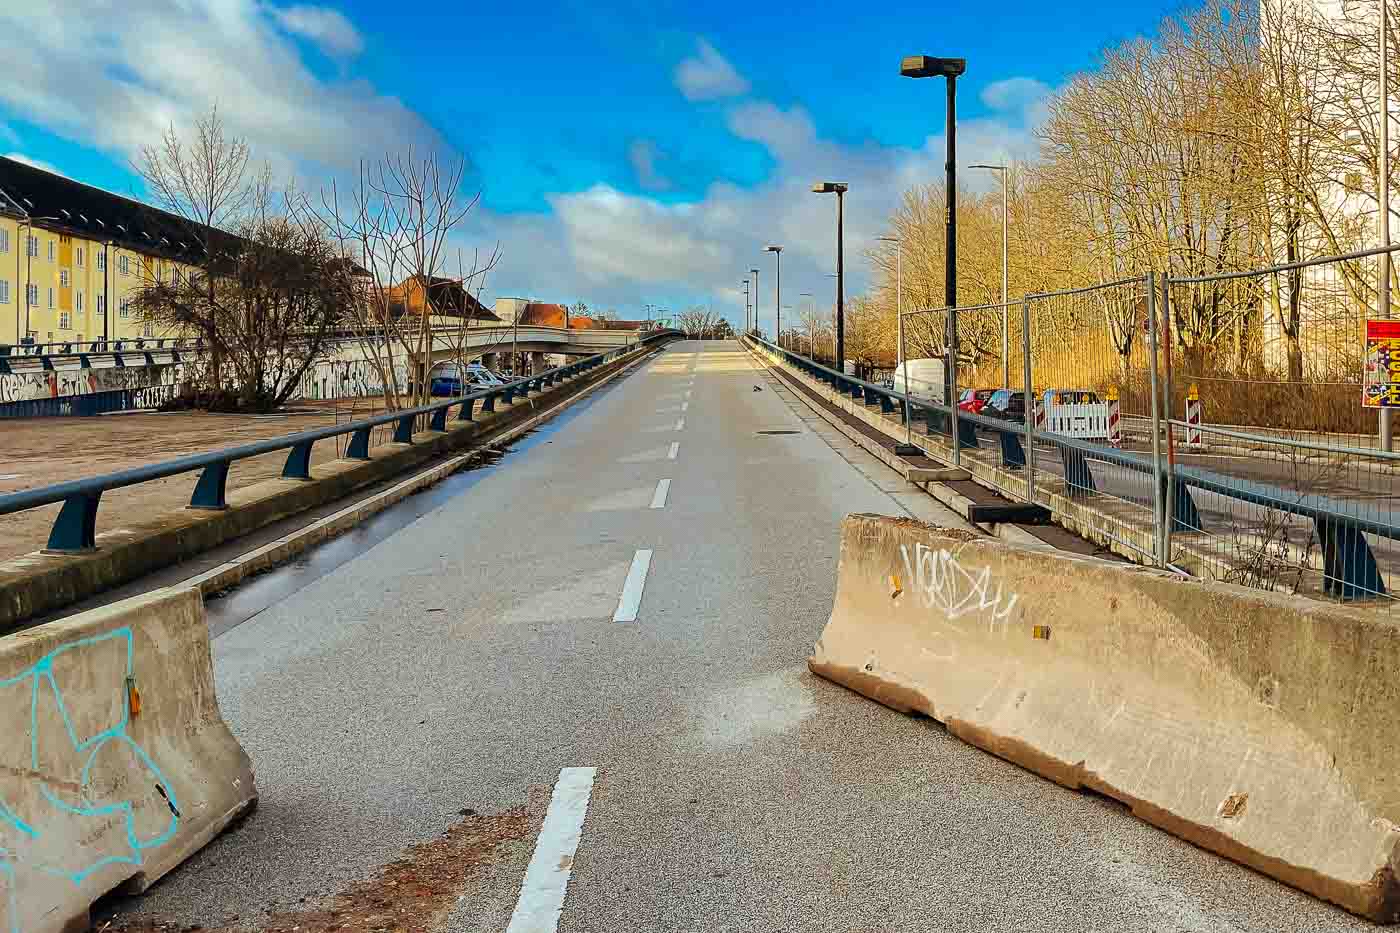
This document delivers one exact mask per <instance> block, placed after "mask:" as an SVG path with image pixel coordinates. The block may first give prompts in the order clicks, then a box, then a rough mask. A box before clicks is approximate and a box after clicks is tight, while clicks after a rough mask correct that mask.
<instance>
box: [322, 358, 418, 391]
mask: <svg viewBox="0 0 1400 933" xmlns="http://www.w3.org/2000/svg"><path fill="white" fill-rule="evenodd" d="M392 368H393V373H392V375H393V377H394V379H395V381H396V382H397V383H398V387H399V390H400V391H403V390H404V389H405V388H406V387H407V386H408V362H407V361H406V360H394V361H393V367H392ZM383 394H384V380H383V379H382V378H380V375H379V370H378V368H377V367H375V365H374V363H373V362H371V361H370V360H364V359H361V360H323V361H321V362H319V363H314V364H312V365H311V366H310V367H309V368H308V369H307V371H306V375H305V376H303V377H302V380H301V386H300V391H299V392H298V393H297V395H296V396H295V397H296V398H302V399H330V398H365V397H368V396H372V395H383Z"/></svg>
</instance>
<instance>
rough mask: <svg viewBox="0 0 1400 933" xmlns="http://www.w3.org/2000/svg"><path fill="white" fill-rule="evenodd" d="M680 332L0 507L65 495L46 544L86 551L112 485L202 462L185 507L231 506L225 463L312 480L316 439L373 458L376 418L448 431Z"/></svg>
mask: <svg viewBox="0 0 1400 933" xmlns="http://www.w3.org/2000/svg"><path fill="white" fill-rule="evenodd" d="M678 336H680V334H679V333H678V332H676V331H669V330H668V331H658V332H655V333H652V334H649V335H647V336H646V337H644V338H642V339H641V340H639V341H638V342H637V343H635V344H632V345H631V346H629V347H619V348H618V349H616V350H608V351H607V352H605V353H598V354H595V355H593V356H590V357H586V358H585V359H582V360H579V361H578V362H576V363H570V364H568V365H566V366H559V367H556V368H554V369H551V370H549V371H547V372H544V373H540V374H539V375H537V376H526V377H524V378H521V379H516V380H515V381H513V382H509V383H506V384H505V385H503V386H496V387H495V388H491V389H482V390H480V391H478V392H473V393H471V394H469V395H464V396H461V397H459V398H453V399H448V400H446V401H441V402H434V403H432V404H429V405H422V406H419V407H418V408H411V409H407V410H405V411H395V412H387V413H385V414H383V415H377V416H375V417H373V418H365V419H363V420H361V421H351V422H347V423H346V424H342V425H333V426H331V427H325V428H317V429H315V430H311V431H301V432H299V433H297V434H286V435H283V436H281V437H273V438H268V439H267V440H264V441H256V442H254V443H252V444H243V445H242V446H239V447H226V448H223V449H222V450H211V451H208V452H206V453H200V454H191V455H190V456H188V457H177V458H176V459H174V460H167V461H165V462H163V463H153V464H150V465H148V466H143V467H137V468H135V469H131V470H120V471H118V472H116V473H107V474H104V475H102V476H91V477H87V478H86V479H79V480H73V481H71V482H67V483H56V484H54V485H52V486H43V487H40V488H39V489H26V490H23V491H21V492H12V493H8V494H6V495H0V515H11V514H13V513H15V512H23V511H26V510H28V509H32V508H37V507H38V506H41V505H51V504H53V503H55V502H62V503H63V508H62V509H60V510H59V513H58V518H57V519H55V520H54V524H53V528H52V530H51V531H50V532H49V542H48V546H47V547H46V548H45V550H47V551H50V552H54V553H82V552H84V551H90V550H92V549H93V548H94V547H95V546H96V540H95V539H96V533H97V506H98V503H99V502H100V501H101V499H102V494H103V493H104V492H106V491H107V490H109V489H120V488H122V487H125V486H135V485H137V484H139V483H145V482H149V481H150V480H155V479H163V478H165V477H167V476H177V475H179V474H181V473H191V472H194V471H195V470H200V471H202V472H201V473H200V475H199V480H198V482H197V483H196V484H195V488H194V494H193V495H192V496H191V497H190V505H189V507H190V508H192V509H226V508H228V500H227V496H226V492H227V488H228V471H229V466H230V465H232V464H233V463H234V462H235V461H237V460H246V459H248V458H249V457H256V456H259V455H261V454H266V453H271V452H273V451H277V450H287V451H288V454H287V462H286V464H285V465H284V466H283V468H282V476H283V477H284V478H287V479H308V480H309V479H311V448H312V445H314V444H315V443H316V442H317V441H320V440H325V439H327V438H331V437H340V436H341V435H345V434H349V435H351V437H350V444H349V447H348V448H347V449H346V452H345V458H346V459H348V460H368V459H370V456H369V441H370V431H371V429H373V428H376V427H378V426H380V425H384V424H394V438H393V440H394V443H397V444H412V443H413V431H414V425H415V423H416V422H417V420H418V418H420V417H423V416H431V421H430V423H429V430H432V431H445V430H447V416H448V414H449V413H450V412H451V411H452V409H453V408H456V409H457V417H456V420H457V421H471V420H472V414H473V410H474V409H475V408H476V403H477V402H478V401H480V402H481V411H482V412H483V413H485V412H494V411H495V410H496V401H497V399H500V400H503V401H505V402H506V403H509V402H511V401H513V400H514V399H515V398H516V396H519V397H521V398H525V397H527V396H528V395H529V394H530V393H531V392H541V391H543V390H544V389H545V388H546V387H549V386H553V385H555V384H557V383H560V382H563V381H564V380H565V379H569V378H571V377H573V376H576V375H578V374H580V373H583V372H587V371H588V370H591V369H594V368H596V367H598V366H601V365H603V364H604V363H607V362H609V361H611V360H614V359H616V358H618V357H620V356H623V355H625V354H627V353H630V352H632V351H634V350H636V349H637V348H638V347H641V346H644V345H646V344H650V343H654V342H656V341H658V340H662V339H667V338H674V337H678Z"/></svg>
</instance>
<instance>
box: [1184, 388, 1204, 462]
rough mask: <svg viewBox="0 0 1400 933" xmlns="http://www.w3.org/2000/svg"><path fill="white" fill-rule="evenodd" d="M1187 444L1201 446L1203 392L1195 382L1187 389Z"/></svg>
mask: <svg viewBox="0 0 1400 933" xmlns="http://www.w3.org/2000/svg"><path fill="white" fill-rule="evenodd" d="M1186 444H1187V446H1188V447H1200V446H1201V393H1200V392H1199V391H1197V389H1196V384H1195V383H1194V382H1193V383H1191V388H1189V389H1187V390H1186Z"/></svg>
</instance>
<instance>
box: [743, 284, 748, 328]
mask: <svg viewBox="0 0 1400 933" xmlns="http://www.w3.org/2000/svg"><path fill="white" fill-rule="evenodd" d="M748 330H749V278H748V276H744V332H745V333H748Z"/></svg>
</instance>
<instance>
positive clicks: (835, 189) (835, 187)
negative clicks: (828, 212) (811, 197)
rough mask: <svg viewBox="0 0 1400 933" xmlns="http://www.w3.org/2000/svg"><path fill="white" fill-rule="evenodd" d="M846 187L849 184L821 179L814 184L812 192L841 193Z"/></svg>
mask: <svg viewBox="0 0 1400 933" xmlns="http://www.w3.org/2000/svg"><path fill="white" fill-rule="evenodd" d="M846 189H847V185H846V184H845V183H844V182H839V181H819V182H817V183H816V184H815V185H813V186H812V192H813V193H814V194H832V193H838V194H839V193H843V192H845V191H846Z"/></svg>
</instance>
